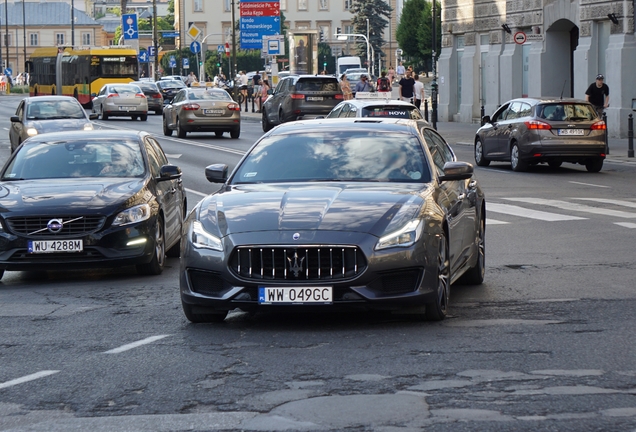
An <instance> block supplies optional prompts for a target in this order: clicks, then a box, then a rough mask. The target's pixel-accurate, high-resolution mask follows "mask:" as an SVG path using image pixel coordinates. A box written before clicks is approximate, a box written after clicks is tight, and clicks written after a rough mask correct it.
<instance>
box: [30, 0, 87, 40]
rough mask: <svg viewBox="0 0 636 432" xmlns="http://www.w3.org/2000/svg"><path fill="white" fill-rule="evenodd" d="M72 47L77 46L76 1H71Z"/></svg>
mask: <svg viewBox="0 0 636 432" xmlns="http://www.w3.org/2000/svg"><path fill="white" fill-rule="evenodd" d="M22 4H24V1H23V2H22ZM71 45H73V47H74V46H75V0H71Z"/></svg>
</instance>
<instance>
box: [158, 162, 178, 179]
mask: <svg viewBox="0 0 636 432" xmlns="http://www.w3.org/2000/svg"><path fill="white" fill-rule="evenodd" d="M178 178H181V168H179V167H178V166H176V165H164V166H162V167H161V168H160V169H159V178H158V179H157V181H166V180H176V179H178Z"/></svg>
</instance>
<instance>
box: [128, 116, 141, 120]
mask: <svg viewBox="0 0 636 432" xmlns="http://www.w3.org/2000/svg"><path fill="white" fill-rule="evenodd" d="M130 118H131V119H133V120H137V119H138V118H139V116H138V115H133V116H130Z"/></svg>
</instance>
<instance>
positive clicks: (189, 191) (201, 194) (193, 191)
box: [185, 188, 209, 197]
mask: <svg viewBox="0 0 636 432" xmlns="http://www.w3.org/2000/svg"><path fill="white" fill-rule="evenodd" d="M185 190H186V192H188V193H191V194H195V195H199V196H202V197H206V196H208V195H209V194H206V193H203V192H199V191H195V190H192V189H188V188H185Z"/></svg>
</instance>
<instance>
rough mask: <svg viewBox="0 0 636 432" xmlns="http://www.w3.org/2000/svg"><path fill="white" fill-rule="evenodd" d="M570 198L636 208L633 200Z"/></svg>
mask: <svg viewBox="0 0 636 432" xmlns="http://www.w3.org/2000/svg"><path fill="white" fill-rule="evenodd" d="M570 199H575V200H581V201H593V202H599V203H603V204H614V205H617V206H622V207H630V208H636V202H633V201H623V200H615V199H609V198H570Z"/></svg>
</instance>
